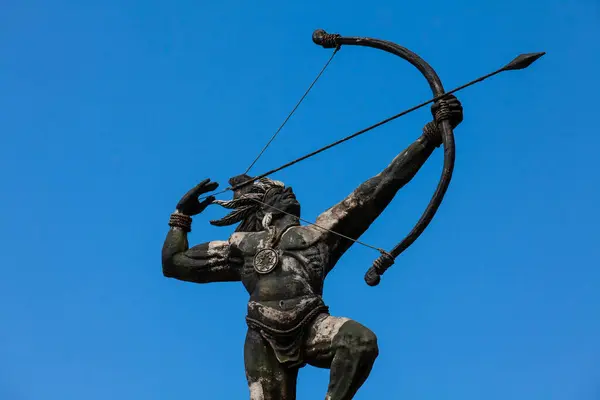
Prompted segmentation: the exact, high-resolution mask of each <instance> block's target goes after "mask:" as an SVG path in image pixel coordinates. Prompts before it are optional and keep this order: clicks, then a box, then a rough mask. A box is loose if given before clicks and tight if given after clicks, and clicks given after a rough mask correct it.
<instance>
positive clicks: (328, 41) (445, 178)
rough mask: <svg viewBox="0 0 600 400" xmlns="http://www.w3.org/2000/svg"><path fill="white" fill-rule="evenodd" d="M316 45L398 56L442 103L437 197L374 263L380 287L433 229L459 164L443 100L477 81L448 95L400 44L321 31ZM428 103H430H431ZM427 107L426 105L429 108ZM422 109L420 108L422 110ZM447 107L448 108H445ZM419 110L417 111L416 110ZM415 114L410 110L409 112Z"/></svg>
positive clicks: (531, 57)
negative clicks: (386, 274)
mask: <svg viewBox="0 0 600 400" xmlns="http://www.w3.org/2000/svg"><path fill="white" fill-rule="evenodd" d="M312 38H313V42H314V43H315V44H317V45H320V46H322V47H324V48H335V49H339V48H340V47H341V46H348V45H351V46H365V47H372V48H374V49H379V50H383V51H385V52H388V53H391V54H394V55H396V56H398V57H400V58H402V59H404V60H406V61H408V62H409V63H411V64H412V65H413V66H414V67H415V68H417V69H418V70H419V72H421V74H422V75H423V77H425V79H426V80H427V83H428V84H429V87H430V88H431V91H432V92H433V100H430V101H429V102H431V101H437V102H440V103H439V105H440V111H441V112H439V111H438V113H436V118H435V119H436V123H437V125H438V129H440V131H441V136H442V143H443V146H444V165H443V169H442V175H441V177H440V180H439V182H438V185H437V187H436V189H435V192H434V194H433V197H432V198H431V200H430V201H429V204H428V205H427V208H426V209H425V211H424V212H423V214H422V215H421V218H420V219H419V220H418V221H417V223H416V224H415V226H414V227H413V229H412V230H411V231H410V232H409V234H408V235H407V236H406V237H405V238H404V239H403V240H402V241H401V242H400V243H398V244H397V245H396V246H395V247H394V248H393V249H392V250H391V251H390V252H385V251H382V252H381V255H380V256H379V257H378V258H377V259H376V260H375V261H374V262H373V265H372V266H371V267H370V268H369V270H368V271H367V273H366V274H365V281H366V282H367V284H368V285H370V286H376V285H378V284H379V282H380V280H381V275H383V273H384V272H385V271H386V270H387V269H388V268H389V267H391V266H392V265H393V264H394V261H395V259H396V258H397V257H398V256H399V255H400V254H402V252H404V250H406V249H407V248H408V247H409V246H410V245H411V244H413V243H414V241H415V240H417V238H418V237H419V236H420V235H421V233H423V231H424V230H425V228H427V226H428V225H429V223H430V222H431V220H432V219H433V217H434V216H435V214H436V212H437V210H438V208H439V206H440V204H441V203H442V200H443V199H444V195H445V194H446V191H447V190H448V185H449V184H450V181H451V180H452V172H453V170H454V160H455V146H454V133H453V131H452V126H451V125H450V121H449V120H448V116H449V114H448V110H447V105H446V104H445V103H444V102H443V97H444V96H445V95H446V96H447V95H448V94H450V93H453V92H455V91H458V90H460V89H462V88H464V87H466V86H469V85H470V84H472V83H475V81H473V82H470V83H469V84H467V85H463V86H462V87H460V88H457V89H455V90H453V91H452V92H448V93H445V92H444V86H443V85H442V82H441V80H440V78H439V77H438V75H437V73H436V72H435V71H434V70H433V68H432V67H431V66H430V65H429V64H428V63H427V62H426V61H425V60H423V59H422V58H421V57H419V56H418V55H417V54H416V53H414V52H412V51H410V50H408V49H407V48H405V47H402V46H400V45H398V44H396V43H393V42H390V41H387V40H380V39H373V38H366V37H344V36H341V35H339V34H329V33H327V32H325V31H324V30H322V29H318V30H316V31H315V32H314V33H313V37H312ZM543 54H544V53H533V54H525V55H521V56H519V57H517V58H516V59H515V60H513V61H512V62H511V63H510V64H508V65H507V66H505V67H503V68H502V69H500V70H498V71H495V72H493V73H491V74H488V75H486V76H484V77H482V78H479V79H477V80H476V81H477V82H480V81H481V80H483V79H486V78H488V77H490V76H492V75H495V74H496V73H499V72H501V71H506V70H510V69H522V68H525V67H527V66H529V65H530V64H531V63H533V62H534V61H535V60H537V59H538V58H539V57H541V56H542V55H543ZM429 102H427V103H429ZM427 103H426V104H427ZM418 107H419V106H417V108H418ZM445 107H446V108H445ZM414 109H416V108H414ZM410 111H412V109H411V110H408V112H410Z"/></svg>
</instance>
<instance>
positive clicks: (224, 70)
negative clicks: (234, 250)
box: [0, 0, 600, 400]
mask: <svg viewBox="0 0 600 400" xmlns="http://www.w3.org/2000/svg"><path fill="white" fill-rule="evenodd" d="M316 28H324V29H327V30H329V31H336V32H340V33H342V34H344V35H350V36H354V35H356V36H363V35H364V36H373V37H378V38H382V39H388V40H393V41H396V42H398V43H400V44H402V45H404V46H406V47H409V48H410V49H412V50H414V51H416V52H417V53H419V54H420V55H422V56H423V58H425V59H426V60H427V61H429V62H430V63H431V64H432V66H433V67H434V68H435V69H436V70H437V71H438V73H439V75H440V76H441V78H442V81H443V82H444V84H445V86H446V87H447V88H452V87H454V86H458V85H460V84H462V83H464V82H466V81H468V80H471V79H473V78H475V77H477V76H479V75H482V74H485V73H487V72H489V71H491V70H493V69H496V68H498V67H500V66H501V65H503V64H505V63H506V62H508V61H510V60H511V59H512V58H513V57H514V56H516V55H517V54H519V53H522V52H535V51H547V52H548V54H547V55H546V56H545V57H544V58H543V59H541V60H540V61H538V62H537V63H536V64H534V65H533V66H532V67H531V68H530V69H529V70H526V71H521V72H514V73H506V74H503V75H500V76H498V77H496V78H493V80H490V81H489V82H486V83H483V84H480V85H478V86H476V87H473V88H471V89H468V90H466V91H464V92H462V93H460V94H459V98H460V99H461V101H462V102H463V105H464V107H465V121H464V123H463V124H462V125H461V126H460V128H458V129H457V130H456V140H457V163H456V171H455V177H454V180H453V182H452V184H451V186H450V190H449V191H448V194H447V196H446V199H445V201H444V203H443V204H442V207H441V208H440V210H439V212H438V215H437V217H436V218H435V220H434V221H433V223H432V224H431V226H430V228H429V229H428V230H427V231H426V232H425V233H424V235H423V236H422V237H421V238H420V239H419V240H418V241H417V242H416V243H415V245H414V246H412V247H411V248H410V249H409V250H408V251H407V252H406V253H405V254H404V255H402V256H401V257H400V258H399V259H398V262H397V264H396V265H395V266H394V268H393V269H392V270H390V272H389V273H388V274H387V275H386V276H385V278H384V281H383V283H382V284H381V285H380V286H379V287H377V288H369V287H367V286H366V285H365V284H364V282H363V280H362V277H363V274H364V272H365V270H366V268H367V267H368V266H369V265H370V264H371V262H372V260H373V259H374V258H375V257H376V256H377V254H376V253H375V252H373V251H372V250H369V249H366V248H362V247H358V246H355V247H354V248H353V249H352V250H351V251H350V252H349V253H347V255H346V256H345V257H344V258H343V259H342V260H341V262H340V263H339V265H338V266H337V268H336V270H335V271H334V272H333V273H332V274H331V275H330V277H329V279H328V281H327V283H326V286H325V287H326V289H325V298H326V300H327V302H328V303H329V305H330V306H331V311H332V313H333V314H335V315H341V316H347V317H351V318H353V319H356V320H358V321H359V322H361V323H363V324H365V325H366V326H368V327H370V328H371V329H372V330H374V331H375V332H376V333H377V335H378V337H379V341H380V348H381V355H380V357H379V359H378V361H377V363H376V366H375V368H374V370H373V373H372V376H371V378H370V379H369V381H368V382H367V383H366V384H365V386H364V387H363V389H362V390H361V391H360V392H359V395H358V396H357V397H356V398H357V399H365V400H366V399H392V400H394V399H411V400H413V399H414V400H416V399H421V400H429V399H431V400H434V399H435V400H439V399H442V400H481V399H485V400H506V399H511V400H520V399H523V400H533V399H540V400H554V399H557V400H574V399H577V400H583V399H590V400H597V399H599V398H600V397H599V396H600V341H599V340H598V338H599V337H600V320H599V315H600V314H599V307H600V292H599V291H598V286H599V284H600V271H599V269H598V267H600V262H599V261H600V248H599V246H598V239H599V237H600V235H599V234H598V226H599V223H600V217H599V211H598V202H599V200H600V190H599V182H600V179H599V167H598V156H597V152H598V149H599V147H600V139H599V136H598V132H597V131H598V128H597V121H596V118H597V115H598V110H597V108H598V101H597V98H596V94H597V93H599V92H600V81H599V80H598V78H597V77H596V74H597V73H598V71H600V41H599V40H598V38H600V4H599V3H598V1H597V0H569V1H566V0H563V1H557V0H544V1H542V0H529V1H517V0H506V1H501V2H491V1H461V2H450V1H441V0H439V1H437V0H436V1H421V2H399V1H387V0H386V1H379V2H362V1H361V2H357V1H350V2H339V1H336V2H330V1H319V2H316V1H302V2H282V1H277V2H274V1H264V2H247V1H246V2H244V1H228V0H222V1H217V2H194V1H170V2H165V1H163V2H160V1H149V0H145V1H116V0H104V1H85V2H84V1H64V0H56V1H53V2H42V1H29V0H21V1H15V0H12V1H11V0H4V1H2V2H0V49H1V53H0V54H1V56H0V131H1V134H0V171H1V174H2V187H3V190H2V193H3V195H2V196H1V197H0V221H1V224H0V240H1V242H0V243H1V245H0V246H1V247H0V251H1V252H2V266H3V274H2V279H1V280H0V300H1V301H0V318H1V321H2V327H1V329H0V399H6V400H81V399H86V400H95V399H103V400H104V399H115V400H119V399H141V400H153V399H161V400H164V399H214V400H217V399H224V400H230V399H244V398H247V396H248V391H247V387H246V382H245V377H244V370H243V359H242V346H243V340H244V334H245V322H244V315H245V303H246V300H247V295H246V293H245V292H244V289H243V288H242V286H241V285H240V284H214V285H204V286H200V285H194V284H189V283H188V284H186V283H181V282H176V281H174V280H167V279H165V278H163V277H162V275H161V266H160V248H161V245H162V241H163V239H164V235H165V234H166V232H167V228H168V227H167V225H166V224H167V221H168V216H169V213H170V212H171V211H172V210H173V208H174V206H175V204H176V202H177V201H178V199H179V197H180V196H181V195H182V194H183V193H185V191H187V190H188V188H189V187H191V186H193V185H194V184H195V183H196V182H197V181H199V180H201V179H203V178H205V177H210V178H212V179H213V180H216V181H219V182H221V184H222V185H224V184H225V183H226V180H227V178H229V177H230V176H232V175H236V174H238V173H241V172H243V170H244V169H245V167H246V166H247V165H248V163H249V162H250V161H251V160H252V158H253V157H254V155H255V154H256V153H257V152H258V151H259V150H260V148H261V147H262V145H263V144H264V142H265V141H266V140H267V139H268V138H269V136H270V135H271V134H272V133H273V131H274V130H275V129H276V128H277V126H278V125H279V123H280V122H281V121H282V119H283V118H284V117H285V115H286V113H287V112H288V111H289V110H290V109H291V107H292V106H293V105H294V103H295V101H296V100H297V99H298V98H299V96H300V95H301V94H302V92H303V91H304V89H305V88H306V86H307V85H308V84H309V83H310V81H311V80H312V78H313V77H314V75H315V74H316V73H317V72H318V70H319V69H320V68H321V66H322V65H323V63H324V62H325V61H326V59H327V58H328V57H329V54H330V53H329V52H328V51H326V50H323V49H321V48H319V47H317V46H315V45H314V44H313V43H312V42H311V34H312V31H313V30H314V29H316ZM429 96H430V93H429V90H428V87H427V85H426V83H425V82H424V80H423V79H422V77H421V76H420V75H419V74H418V72H417V71H416V70H414V68H412V67H411V66H410V65H408V64H407V63H403V62H402V61H400V60H398V59H396V58H394V57H393V56H390V55H387V54H384V53H381V52H377V51H375V50H369V49H359V48H354V47H348V48H346V49H342V51H341V52H340V53H339V54H338V55H337V56H336V59H335V61H334V62H333V64H332V65H331V67H330V69H329V70H328V71H327V73H326V74H325V76H324V77H323V79H322V81H320V82H319V83H318V84H317V86H316V87H315V89H314V91H313V92H312V93H311V95H310V96H309V97H308V99H307V100H306V102H305V103H304V104H303V105H302V107H301V108H300V109H299V110H298V112H297V114H296V115H295V116H294V118H293V119H292V120H291V121H290V123H289V124H288V126H287V127H286V129H285V130H284V131H283V132H282V133H281V135H280V137H279V138H278V139H277V140H276V141H275V142H274V144H273V145H272V147H271V148H270V149H269V151H268V152H267V153H266V154H265V156H264V157H263V158H262V159H261V160H260V162H259V163H258V164H257V165H256V168H255V169H254V172H256V173H258V172H263V171H265V170H268V169H271V168H272V167H275V166H278V165H279V164H281V163H283V162H285V161H288V160H290V159H292V158H295V157H297V156H299V155H302V154H304V153H305V152H307V151H310V150H313V149H315V148H317V147H319V146H321V145H324V144H326V143H328V142H331V141H333V140H336V139H338V138H340V137H342V136H345V135H347V134H349V133H351V132H353V131H355V130H357V129H359V128H362V127H364V126H366V125H369V124H371V123H373V122H376V121H378V120H379V119H382V118H384V117H387V116H389V115H392V114H395V113H397V112H399V111H401V110H402V109H404V108H407V107H409V106H412V105H413V104H415V103H417V102H420V101H422V100H425V99H427V98H429ZM429 118H430V115H429V112H428V111H427V110H425V109H424V110H420V111H418V112H415V113H413V114H411V115H409V116H407V117H406V118H402V119H400V120H398V121H395V122H393V123H390V124H388V125H386V126H385V127H383V128H381V129H378V130H376V131H373V132H371V133H370V134H368V135H365V136H363V137H361V138H359V139H357V140H355V141H352V142H350V143H346V144H345V145H343V146H339V147H337V148H335V149H333V150H331V151H329V152H327V153H324V154H322V155H321V156H319V157H316V158H314V159H311V160H309V161H306V162H304V163H302V164H299V165H297V166H295V167H293V168H290V169H288V170H286V171H284V172H282V173H279V174H277V175H275V177H276V178H277V179H281V180H284V181H285V182H286V183H288V184H290V185H292V186H293V187H294V190H295V191H296V193H297V194H298V197H299V199H300V200H301V202H302V204H303V212H304V216H305V217H306V218H308V219H314V218H315V217H316V216H317V215H318V214H319V213H320V212H321V211H323V210H325V209H326V208H328V207H329V206H331V205H332V204H334V203H336V202H337V201H339V200H340V199H342V198H343V197H344V196H345V195H346V194H348V193H349V192H350V191H351V190H352V189H353V188H354V187H356V186H357V185H358V184H360V183H361V182H362V181H363V180H365V179H367V178H368V177H370V176H372V175H374V174H376V173H377V172H378V171H379V170H381V169H382V168H383V167H385V165H387V163H388V162H389V161H390V160H391V159H392V158H393V157H394V156H395V155H396V154H397V153H398V152H400V151H401V150H402V149H403V148H404V147H405V146H407V145H408V144H409V143H410V142H411V141H412V140H414V139H416V138H417V137H418V136H419V134H420V130H421V127H422V126H423V124H424V123H426V122H427V121H428V120H429ZM441 161H442V157H441V152H440V151H438V152H436V154H434V156H432V158H431V160H430V161H429V162H428V163H427V165H426V166H425V167H424V168H423V169H422V171H421V172H420V173H419V175H418V176H417V177H416V178H415V179H414V181H413V182H411V184H409V185H408V186H407V187H406V188H405V189H404V190H403V191H402V192H401V193H400V194H399V195H398V197H397V198H396V200H395V201H394V203H393V204H392V205H391V206H390V207H389V209H388V210H387V211H386V212H385V214H384V215H383V216H382V217H381V219H380V220H379V221H377V223H376V224H374V225H373V226H372V228H371V229H370V230H369V231H368V232H367V233H366V234H365V235H364V236H363V239H364V240H365V241H367V242H369V243H372V244H375V245H377V246H381V247H385V248H391V247H392V246H393V245H395V244H396V243H397V242H398V241H399V240H400V239H401V238H402V237H403V236H404V235H405V234H406V233H407V232H408V230H409V229H410V228H411V227H412V225H413V224H414V223H415V221H416V219H417V218H418V216H419V215H420V213H421V212H422V211H423V209H424V207H425V205H426V204H427V201H428V200H429V197H430V196H431V193H432V192H433V190H434V188H435V185H436V183H437V180H438V176H439V172H440V169H441ZM220 215H223V211H222V210H220V209H217V208H214V209H213V208H211V209H209V210H208V211H207V212H206V214H204V215H201V216H199V217H197V218H196V219H195V222H194V231H193V232H192V235H191V241H192V242H193V243H199V242H203V241H207V240H211V239H225V238H227V237H228V234H229V233H230V232H231V230H230V229H227V228H226V229H223V228H215V227H211V226H210V225H208V222H207V221H208V220H209V219H213V218H215V217H218V216H220ZM327 380H328V371H326V370H317V369H313V368H307V369H305V370H303V371H302V373H301V375H300V380H299V390H298V398H299V399H319V398H323V397H324V394H325V389H326V385H327Z"/></svg>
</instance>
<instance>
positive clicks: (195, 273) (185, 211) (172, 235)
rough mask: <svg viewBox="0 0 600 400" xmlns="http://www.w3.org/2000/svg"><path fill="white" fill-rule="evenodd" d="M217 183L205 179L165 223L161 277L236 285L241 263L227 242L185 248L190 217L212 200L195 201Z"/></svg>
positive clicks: (181, 201)
mask: <svg viewBox="0 0 600 400" xmlns="http://www.w3.org/2000/svg"><path fill="white" fill-rule="evenodd" d="M218 186H219V185H218V183H216V182H211V181H210V180H209V179H206V180H204V181H202V182H200V183H199V184H198V185H196V187H194V188H193V189H192V190H190V191H189V192H187V193H186V194H185V195H184V196H183V197H182V198H181V200H180V201H179V203H178V204H177V207H176V210H175V212H174V213H173V214H171V218H170V220H169V226H170V229H169V233H167V237H166V239H165V242H164V245H163V249H162V270H163V275H164V276H166V277H168V278H175V279H179V280H182V281H188V282H194V283H208V282H231V281H239V280H240V279H241V277H240V270H241V260H240V259H239V258H236V257H234V256H232V251H231V246H230V244H229V242H228V241H212V242H208V243H203V244H200V245H197V246H194V247H192V248H189V244H188V238H187V234H188V232H190V231H191V227H192V216H194V215H198V214H200V213H201V212H202V211H204V209H206V207H208V205H210V204H211V203H212V202H213V201H214V200H215V199H214V197H212V196H209V197H207V198H206V199H205V200H203V201H202V202H200V201H199V200H198V197H199V196H200V195H202V194H204V193H207V192H211V191H213V190H215V189H216V188H217V187H218Z"/></svg>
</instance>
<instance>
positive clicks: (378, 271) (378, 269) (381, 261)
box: [365, 251, 394, 286]
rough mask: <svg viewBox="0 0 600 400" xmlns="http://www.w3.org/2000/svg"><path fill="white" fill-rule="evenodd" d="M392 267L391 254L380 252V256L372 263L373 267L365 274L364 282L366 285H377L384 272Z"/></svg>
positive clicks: (392, 259)
mask: <svg viewBox="0 0 600 400" xmlns="http://www.w3.org/2000/svg"><path fill="white" fill-rule="evenodd" d="M392 265H394V257H392V255H391V254H389V253H386V252H383V251H382V252H381V255H380V256H379V257H377V259H376V260H375V261H373V265H372V266H371V268H369V269H368V271H367V273H366V274H365V282H366V283H367V285H369V286H377V285H379V282H381V275H383V274H384V272H385V271H386V270H387V269H388V268H389V267H391V266H392Z"/></svg>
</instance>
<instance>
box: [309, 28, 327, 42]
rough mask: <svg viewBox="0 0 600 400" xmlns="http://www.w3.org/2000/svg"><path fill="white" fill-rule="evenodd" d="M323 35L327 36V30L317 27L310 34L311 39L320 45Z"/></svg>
mask: <svg viewBox="0 0 600 400" xmlns="http://www.w3.org/2000/svg"><path fill="white" fill-rule="evenodd" d="M325 36H327V32H325V30H324V29H317V30H315V31H314V32H313V34H312V41H313V43H314V44H316V45H318V46H322V45H323V39H324V38H325Z"/></svg>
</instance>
